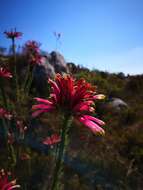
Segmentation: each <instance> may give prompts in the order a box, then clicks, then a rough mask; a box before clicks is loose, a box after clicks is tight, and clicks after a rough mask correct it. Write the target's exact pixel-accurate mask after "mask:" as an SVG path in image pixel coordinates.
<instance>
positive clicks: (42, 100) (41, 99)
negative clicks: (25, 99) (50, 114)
mask: <svg viewBox="0 0 143 190" xmlns="http://www.w3.org/2000/svg"><path fill="white" fill-rule="evenodd" d="M34 99H35V100H37V101H38V102H42V103H45V104H53V103H52V102H50V101H49V100H47V99H43V98H34Z"/></svg>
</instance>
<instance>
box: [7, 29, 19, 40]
mask: <svg viewBox="0 0 143 190" xmlns="http://www.w3.org/2000/svg"><path fill="white" fill-rule="evenodd" d="M4 34H5V35H6V37H7V38H10V39H15V38H19V37H21V36H22V32H17V31H16V29H14V30H11V31H5V32H4Z"/></svg>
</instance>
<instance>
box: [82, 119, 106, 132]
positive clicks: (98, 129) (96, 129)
mask: <svg viewBox="0 0 143 190" xmlns="http://www.w3.org/2000/svg"><path fill="white" fill-rule="evenodd" d="M79 121H80V122H81V123H83V124H84V125H85V126H87V127H88V128H89V129H90V130H91V131H92V132H93V133H94V134H96V133H100V134H104V133H105V131H104V129H102V128H101V127H99V125H97V124H96V123H94V122H93V121H91V120H88V119H85V118H84V117H79Z"/></svg>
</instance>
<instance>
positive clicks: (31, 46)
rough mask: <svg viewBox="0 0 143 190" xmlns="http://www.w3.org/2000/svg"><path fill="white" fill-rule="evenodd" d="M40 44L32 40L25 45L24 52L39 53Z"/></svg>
mask: <svg viewBox="0 0 143 190" xmlns="http://www.w3.org/2000/svg"><path fill="white" fill-rule="evenodd" d="M39 47H40V44H39V43H38V42H36V41H34V40H31V41H28V42H26V44H25V50H26V51H29V52H31V53H32V52H34V53H35V52H39Z"/></svg>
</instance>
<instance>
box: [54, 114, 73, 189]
mask: <svg viewBox="0 0 143 190" xmlns="http://www.w3.org/2000/svg"><path fill="white" fill-rule="evenodd" d="M71 122H72V118H71V116H70V115H65V116H64V119H63V127H62V130H61V142H60V144H59V147H58V151H57V158H56V166H55V170H54V175H53V176H54V179H53V183H52V187H51V190H57V188H58V187H59V186H60V178H61V177H62V169H63V166H62V164H63V158H64V154H65V151H66V147H67V145H68V138H69V134H68V132H69V129H70V126H71Z"/></svg>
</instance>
